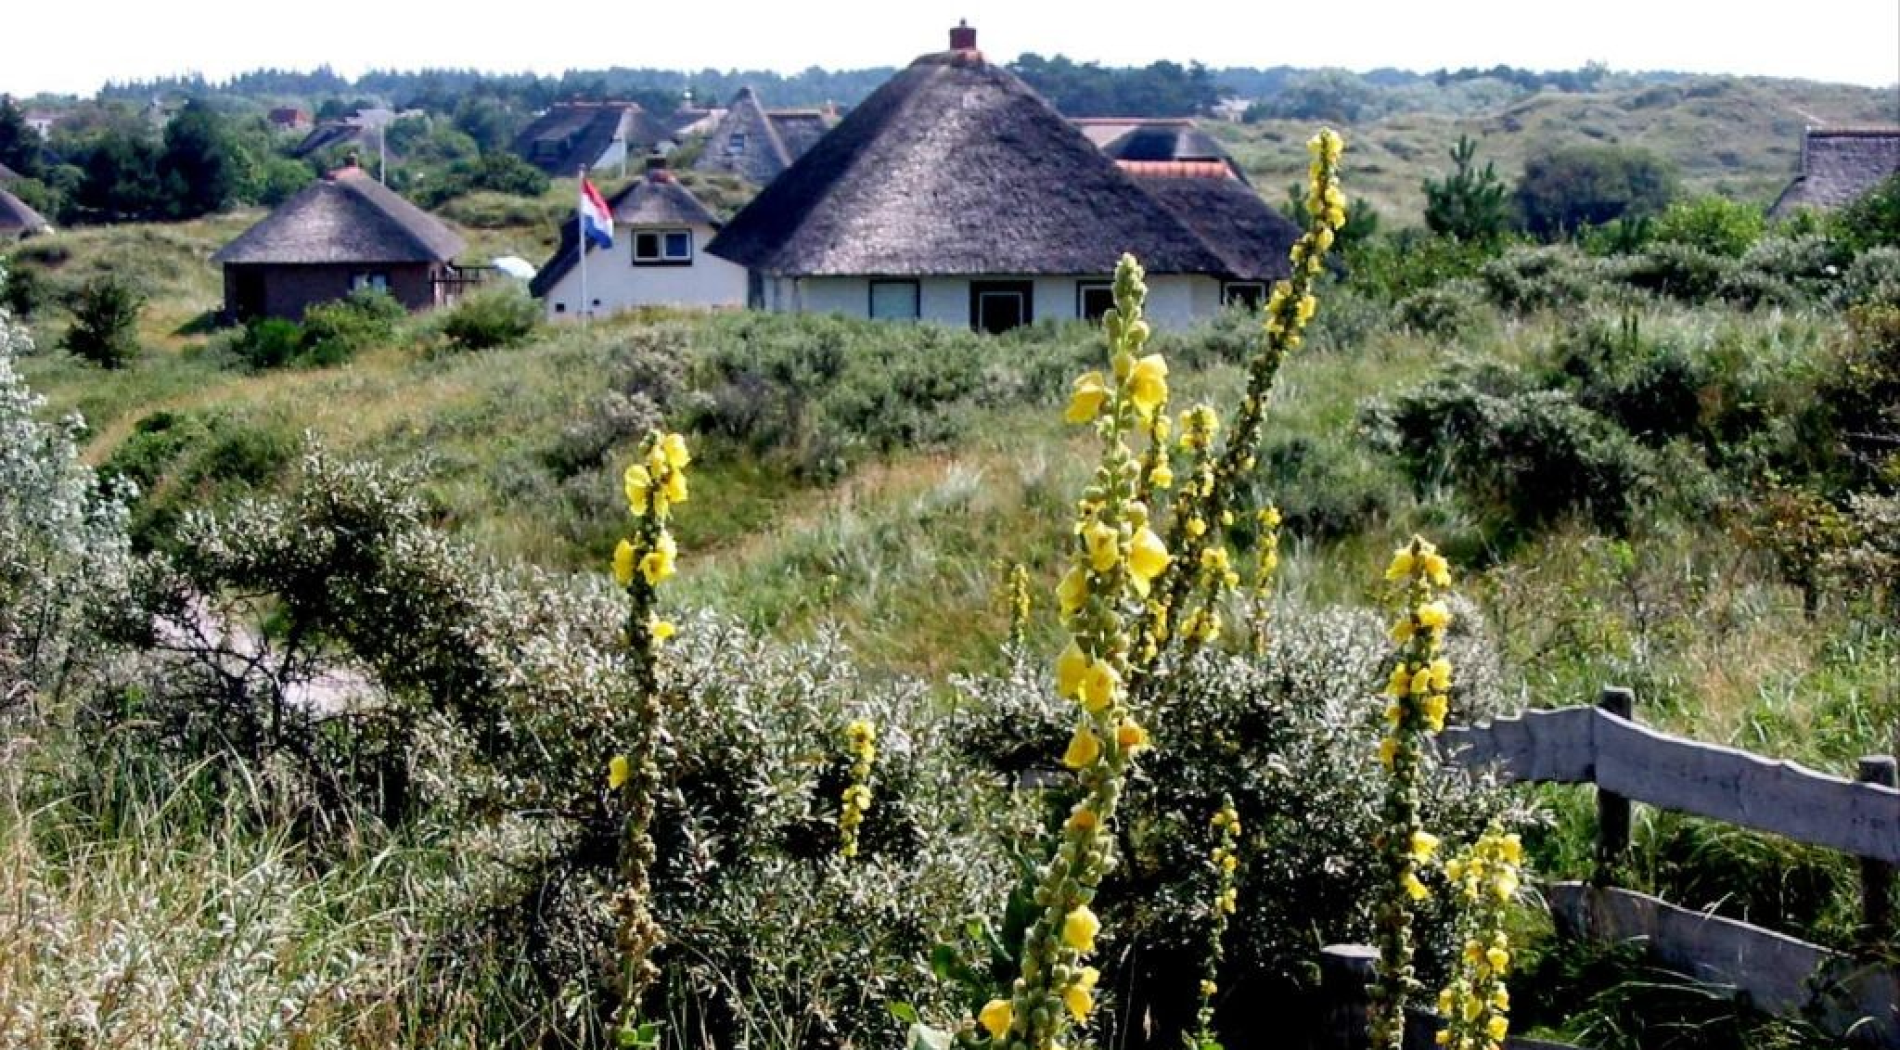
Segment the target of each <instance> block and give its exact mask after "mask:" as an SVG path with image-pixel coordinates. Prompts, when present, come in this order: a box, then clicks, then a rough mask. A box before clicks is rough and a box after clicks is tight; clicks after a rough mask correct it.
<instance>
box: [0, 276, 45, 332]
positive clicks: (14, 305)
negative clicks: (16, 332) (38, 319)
mask: <svg viewBox="0 0 1900 1050" xmlns="http://www.w3.org/2000/svg"><path fill="white" fill-rule="evenodd" d="M0 277H4V278H5V280H4V281H0V306H4V307H6V309H7V310H8V311H9V312H11V313H12V314H13V316H14V317H15V318H16V319H19V320H30V319H32V317H33V315H34V314H36V313H38V312H39V310H40V308H41V307H43V306H45V305H46V303H47V301H48V300H49V299H50V298H51V293H50V292H49V291H48V290H47V287H46V278H45V276H44V275H42V274H41V273H40V271H39V270H38V269H37V268H35V267H31V266H17V265H16V266H10V267H7V268H5V269H4V270H0Z"/></svg>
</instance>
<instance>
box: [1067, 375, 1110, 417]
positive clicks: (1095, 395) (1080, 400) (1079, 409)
mask: <svg viewBox="0 0 1900 1050" xmlns="http://www.w3.org/2000/svg"><path fill="white" fill-rule="evenodd" d="M1106 400H1108V383H1107V382H1106V381H1105V380H1103V378H1102V373H1100V372H1084V373H1083V374H1082V375H1080V376H1078V377H1077V378H1076V380H1075V385H1074V387H1073V389H1072V392H1071V393H1070V395H1069V409H1068V411H1067V412H1064V413H1063V415H1062V418H1064V419H1066V420H1068V421H1069V422H1071V423H1087V422H1090V421H1091V420H1093V419H1094V418H1095V417H1096V416H1097V415H1099V414H1100V413H1101V411H1102V402H1104V401H1106Z"/></svg>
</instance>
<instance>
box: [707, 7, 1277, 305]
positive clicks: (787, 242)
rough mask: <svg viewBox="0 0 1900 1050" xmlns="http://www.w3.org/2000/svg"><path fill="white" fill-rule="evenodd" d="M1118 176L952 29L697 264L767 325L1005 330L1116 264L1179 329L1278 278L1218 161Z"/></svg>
mask: <svg viewBox="0 0 1900 1050" xmlns="http://www.w3.org/2000/svg"><path fill="white" fill-rule="evenodd" d="M1143 163H1144V162H1139V161H1127V162H1121V163H1118V162H1117V161H1116V160H1115V159H1113V158H1111V157H1109V156H1107V155H1106V154H1104V153H1103V152H1102V151H1101V150H1100V149H1099V148H1097V146H1096V145H1095V144H1094V143H1092V142H1091V141H1090V140H1089V139H1088V138H1087V137H1086V136H1085V135H1084V134H1083V133H1082V132H1081V131H1079V130H1077V128H1076V127H1075V126H1074V125H1073V124H1071V123H1070V122H1069V121H1067V120H1065V119H1064V118H1063V117H1062V115H1061V114H1059V113H1057V112H1056V111H1055V109H1054V108H1053V107H1051V106H1050V105H1049V103H1048V102H1047V101H1045V100H1044V99H1043V98H1042V97H1041V96H1040V95H1038V94H1036V92H1034V91H1033V90H1031V89H1030V88H1029V87H1028V86H1027V85H1025V84H1024V83H1023V82H1022V81H1021V80H1019V79H1017V78H1016V76H1015V75H1013V74H1011V73H1010V72H1009V71H1008V70H1006V69H1004V68H1003V67H1001V66H998V65H993V64H991V63H990V62H988V61H987V60H986V59H985V58H984V56H983V53H982V52H981V51H979V50H977V48H976V31H975V30H973V29H969V28H968V27H964V26H959V27H958V28H957V29H954V30H952V31H951V48H950V50H949V51H946V52H943V53H940V54H932V55H925V56H923V57H922V58H919V59H917V60H916V61H915V62H913V63H912V64H911V65H910V66H909V68H907V69H905V70H903V71H901V72H899V73H898V74H897V75H896V76H895V77H893V78H892V79H891V80H890V81H889V82H887V83H886V84H884V85H883V86H882V87H880V88H879V89H878V90H877V91H876V92H875V93H873V94H872V95H871V97H870V98H868V99H866V100H865V101H864V102H863V103H862V104H861V105H859V106H858V107H857V108H856V109H854V110H852V112H851V113H850V115H848V116H846V117H845V118H844V120H843V121H842V122H841V123H839V125H838V126H837V127H836V128H834V129H832V131H831V132H830V133H829V134H827V135H825V137H824V138H822V139H820V140H819V141H818V143H817V144H816V145H814V146H813V147H812V148H811V151H810V152H808V153H806V154H805V155H804V157H802V158H800V159H799V160H798V162H797V163H795V164H793V165H792V167H791V168H790V169H788V170H787V171H786V172H785V173H784V174H783V175H780V176H779V177H778V179H777V180H776V181H774V182H773V183H772V184H771V185H770V186H767V187H766V188H765V190H764V192H762V193H760V194H759V196H758V197H757V198H755V199H754V200H753V201H752V203H751V204H750V205H748V206H747V207H746V208H745V209H744V210H743V211H741V212H740V213H739V214H738V215H737V216H735V217H734V218H733V220H732V221H731V223H729V224H728V225H727V226H726V228H725V230H723V231H722V232H721V233H720V234H719V236H718V237H716V238H715V239H714V240H713V243H712V244H711V245H710V246H709V247H708V249H707V250H708V251H710V252H712V253H713V254H715V255H719V256H722V257H724V258H726V259H730V260H732V261H733V262H736V263H739V264H740V265H742V266H744V267H746V268H747V269H748V270H749V271H750V287H749V296H748V297H749V301H750V302H751V303H752V304H753V305H754V306H756V307H758V308H761V309H767V310H775V311H788V312H803V311H825V312H836V313H844V314H852V315H856V316H859V317H876V318H891V319H912V320H914V319H923V320H932V321H938V322H942V323H946V324H956V325H966V324H967V325H970V326H972V327H975V328H978V329H982V330H985V331H1001V330H1003V329H1006V328H1010V327H1014V326H1016V325H1019V324H1026V323H1029V322H1031V321H1034V320H1036V319H1038V318H1045V317H1052V318H1094V317H1097V316H1100V314H1101V313H1102V311H1104V310H1105V309H1106V308H1107V307H1108V305H1109V302H1110V296H1109V281H1110V277H1111V276H1112V274H1113V272H1114V268H1115V263H1116V260H1117V259H1118V258H1120V256H1121V254H1122V253H1123V252H1133V253H1134V254H1135V255H1136V256H1137V257H1139V258H1140V259H1141V262H1142V264H1143V265H1144V266H1145V267H1146V268H1147V270H1148V273H1149V282H1148V283H1149V289H1150V298H1149V313H1150V316H1151V318H1152V319H1153V321H1154V322H1155V323H1156V324H1158V325H1160V326H1163V327H1172V328H1180V327H1185V326H1186V325H1189V324H1191V323H1193V322H1194V321H1197V320H1200V319H1202V318H1206V317H1210V316H1212V315H1214V314H1215V313H1217V312H1219V311H1220V310H1221V309H1222V308H1223V306H1224V305H1225V304H1226V303H1228V302H1230V301H1233V300H1236V299H1248V300H1251V299H1254V298H1257V297H1258V296H1259V295H1261V294H1262V293H1263V292H1264V290H1265V287H1266V283H1267V282H1268V281H1270V280H1273V279H1275V278H1278V277H1281V276H1284V275H1285V274H1286V272H1287V269H1288V264H1287V261H1286V251H1287V249H1288V248H1289V247H1291V245H1292V243H1293V241H1294V239H1295V238H1296V237H1297V236H1298V230H1297V229H1295V228H1294V226H1293V225H1292V224H1291V223H1290V222H1288V221H1287V220H1286V219H1285V218H1284V217H1282V216H1281V215H1279V214H1278V213H1277V212H1275V211H1274V210H1273V209H1272V208H1270V207H1268V206H1267V205H1266V203H1265V202H1264V201H1262V200H1261V199H1260V198H1259V196H1258V195H1257V194H1255V193H1254V192H1253V189H1252V188H1251V187H1250V186H1248V185H1247V184H1246V183H1245V182H1244V181H1242V180H1241V179H1239V178H1238V177H1237V176H1236V174H1235V173H1234V172H1233V171H1232V170H1231V168H1230V166H1229V165H1228V164H1227V163H1226V162H1225V161H1175V162H1167V163H1163V164H1161V165H1159V166H1156V167H1151V168H1150V167H1142V166H1141V165H1142V164H1143Z"/></svg>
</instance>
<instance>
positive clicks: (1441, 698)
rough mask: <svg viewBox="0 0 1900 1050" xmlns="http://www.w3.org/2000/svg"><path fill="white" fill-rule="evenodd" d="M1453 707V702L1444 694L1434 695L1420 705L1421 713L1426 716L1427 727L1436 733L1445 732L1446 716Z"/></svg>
mask: <svg viewBox="0 0 1900 1050" xmlns="http://www.w3.org/2000/svg"><path fill="white" fill-rule="evenodd" d="M1450 707H1451V701H1450V700H1449V699H1447V698H1446V696H1445V694H1443V693H1433V694H1432V695H1431V696H1428V697H1426V698H1425V702H1424V703H1423V704H1421V705H1419V712H1420V713H1421V714H1423V715H1424V716H1425V725H1426V726H1427V727H1429V728H1430V729H1431V731H1432V732H1434V733H1442V732H1444V731H1445V715H1446V713H1447V712H1448V711H1449V709H1450Z"/></svg>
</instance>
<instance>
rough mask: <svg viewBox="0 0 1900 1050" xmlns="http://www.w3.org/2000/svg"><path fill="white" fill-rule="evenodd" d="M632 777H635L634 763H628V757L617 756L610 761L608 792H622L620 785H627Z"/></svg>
mask: <svg viewBox="0 0 1900 1050" xmlns="http://www.w3.org/2000/svg"><path fill="white" fill-rule="evenodd" d="M631 776H633V763H631V762H628V761H627V756H625V755H615V756H614V757H613V758H612V759H610V760H608V762H607V790H609V791H618V790H620V785H622V784H625V783H626V782H627V778H628V777H631Z"/></svg>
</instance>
